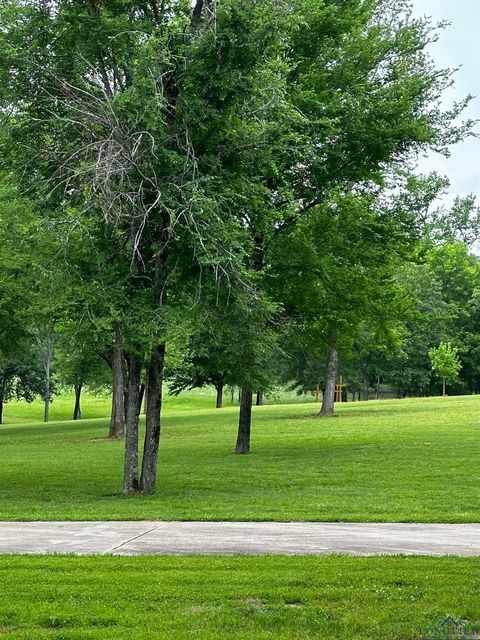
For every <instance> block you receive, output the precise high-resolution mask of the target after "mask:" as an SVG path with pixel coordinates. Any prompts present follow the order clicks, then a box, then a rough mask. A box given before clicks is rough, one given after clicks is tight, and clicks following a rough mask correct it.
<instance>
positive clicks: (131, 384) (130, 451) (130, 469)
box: [123, 356, 141, 495]
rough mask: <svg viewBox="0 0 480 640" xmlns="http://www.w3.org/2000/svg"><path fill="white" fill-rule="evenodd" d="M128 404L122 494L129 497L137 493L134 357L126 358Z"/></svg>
mask: <svg viewBox="0 0 480 640" xmlns="http://www.w3.org/2000/svg"><path fill="white" fill-rule="evenodd" d="M128 371H129V375H128V404H127V422H126V431H125V458H124V467H123V471H124V473H123V492H124V494H125V495H131V494H132V493H135V492H136V491H138V488H139V482H138V422H139V417H140V404H141V401H140V374H141V363H140V360H139V359H138V358H137V357H135V356H129V357H128Z"/></svg>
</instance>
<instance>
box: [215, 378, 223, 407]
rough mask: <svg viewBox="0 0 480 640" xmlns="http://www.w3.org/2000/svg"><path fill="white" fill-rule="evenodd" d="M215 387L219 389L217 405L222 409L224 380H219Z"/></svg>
mask: <svg viewBox="0 0 480 640" xmlns="http://www.w3.org/2000/svg"><path fill="white" fill-rule="evenodd" d="M215 388H216V390H217V399H216V403H215V406H216V408H217V409H221V408H222V407H223V382H219V383H218V384H217V385H216V387H215Z"/></svg>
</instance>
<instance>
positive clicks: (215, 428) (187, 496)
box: [0, 396, 480, 522]
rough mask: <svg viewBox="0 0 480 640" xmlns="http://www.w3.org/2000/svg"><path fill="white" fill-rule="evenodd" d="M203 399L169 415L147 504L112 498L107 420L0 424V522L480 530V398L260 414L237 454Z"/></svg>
mask: <svg viewBox="0 0 480 640" xmlns="http://www.w3.org/2000/svg"><path fill="white" fill-rule="evenodd" d="M210 401H211V398H204V397H201V400H198V399H197V400H196V401H193V400H192V399H191V398H190V400H188V397H187V400H185V401H183V404H182V403H181V402H180V403H179V404H175V403H172V402H167V403H166V410H165V419H164V424H163V434H162V440H161V445H160V460H159V477H158V490H157V492H156V494H155V495H154V496H138V497H131V498H125V497H123V496H122V495H121V481H122V464H123V443H122V442H112V441H109V440H107V439H105V438H104V436H105V434H106V431H107V424H108V421H107V420H106V419H105V418H101V419H85V420H82V421H79V422H70V421H68V422H61V421H60V422H51V423H50V424H48V425H44V424H42V423H35V424H30V425H28V424H20V423H19V424H11V425H8V424H7V425H3V426H1V427H0V519H3V520H7V519H10V520H12V519H17V520H31V519H39V520H40V519H45V520H54V519H76V520H90V519H180V520H182V519H183V520H280V521H282V520H290V521H293V520H310V521H314V520H330V521H332V520H336V521H339V520H344V521H408V522H411V521H416V522H475V521H477V522H478V521H480V465H479V461H480V397H475V396H468V397H452V398H445V399H444V398H428V399H407V400H385V401H378V402H377V401H372V402H363V403H346V404H344V405H342V406H340V407H338V416H337V417H334V418H328V419H318V418H316V417H314V412H315V411H316V410H318V405H315V404H305V405H301V404H296V405H272V406H264V407H257V408H255V410H254V420H253V427H252V453H251V454H250V455H248V456H237V455H235V454H234V453H233V450H234V444H235V438H236V421H237V413H238V408H237V407H230V406H228V403H227V407H226V408H224V409H221V410H215V409H210V408H201V407H202V406H203V407H205V406H207V405H208V404H209V403H210ZM99 402H100V400H99ZM195 402H197V404H196V405H195ZM56 403H57V407H59V404H58V401H56ZM103 403H104V404H103V405H102V406H103V410H106V409H107V408H108V407H107V404H106V402H105V401H103ZM54 405H55V403H54ZM89 406H90V405H89V404H87V405H85V406H84V415H88V411H89V409H88V407H89ZM19 407H20V409H21V406H20V405H17V406H16V407H13V406H12V407H10V406H9V407H8V408H7V411H6V414H7V419H8V415H11V413H13V409H15V411H17V412H18V411H19ZM91 407H94V403H92V405H91ZM29 410H30V411H32V410H33V409H32V408H30V409H29ZM97 410H100V405H99V406H98V407H97ZM37 411H38V407H37ZM9 412H11V413H9ZM18 417H19V416H18V415H16V419H18Z"/></svg>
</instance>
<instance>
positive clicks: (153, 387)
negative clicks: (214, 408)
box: [140, 344, 165, 493]
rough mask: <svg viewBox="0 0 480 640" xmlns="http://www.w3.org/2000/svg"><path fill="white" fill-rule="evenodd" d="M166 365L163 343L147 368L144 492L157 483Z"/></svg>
mask: <svg viewBox="0 0 480 640" xmlns="http://www.w3.org/2000/svg"><path fill="white" fill-rule="evenodd" d="M164 366H165V344H161V345H159V346H158V347H157V348H156V349H155V351H154V353H153V355H152V358H151V360H150V363H149V365H148V368H147V386H148V395H147V410H146V414H147V416H146V420H145V444H144V447H143V460H142V476H141V478H140V489H141V491H143V492H144V493H153V492H154V491H155V485H156V483H157V461H158V448H159V444H160V418H161V411H162V383H163V370H164Z"/></svg>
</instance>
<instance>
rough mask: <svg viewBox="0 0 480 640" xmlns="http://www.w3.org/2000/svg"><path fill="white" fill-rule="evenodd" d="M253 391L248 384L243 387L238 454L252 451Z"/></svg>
mask: <svg viewBox="0 0 480 640" xmlns="http://www.w3.org/2000/svg"><path fill="white" fill-rule="evenodd" d="M252 402H253V391H252V389H251V388H250V386H249V385H248V384H244V385H243V386H242V396H241V401H240V415H239V418H238V435H237V446H236V449H235V451H236V453H248V452H249V451H250V427H251V424H252Z"/></svg>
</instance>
